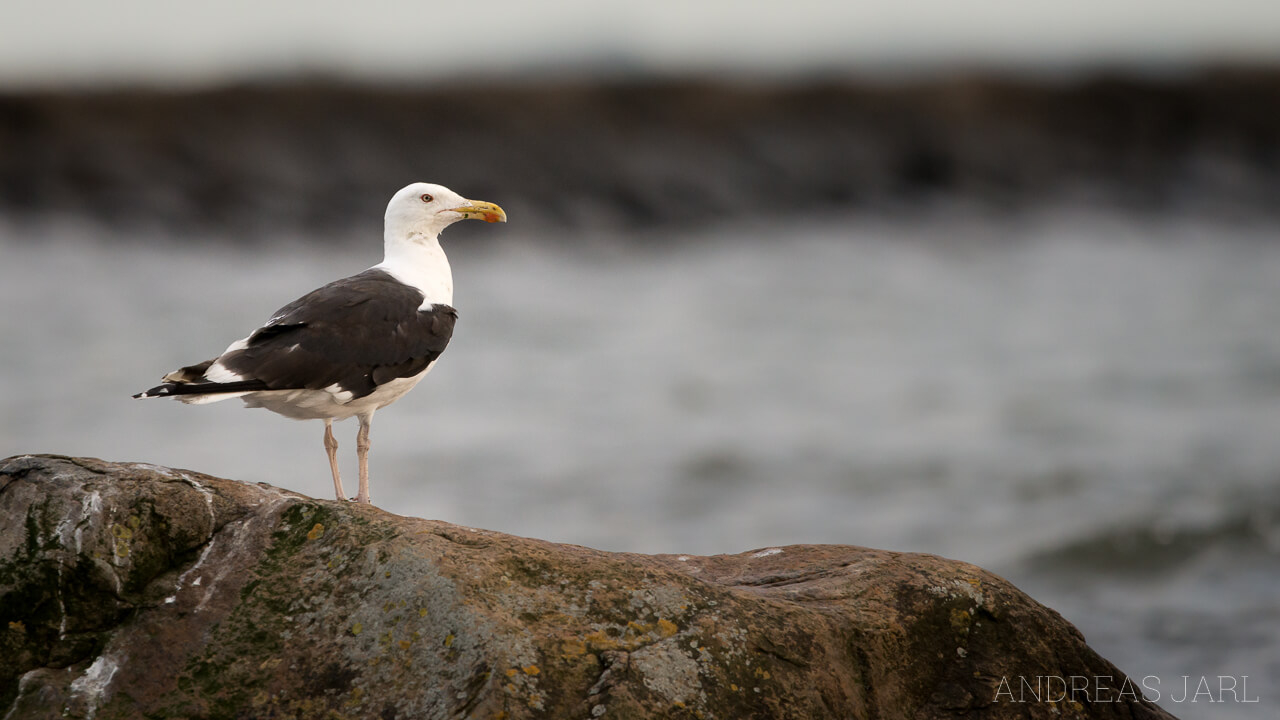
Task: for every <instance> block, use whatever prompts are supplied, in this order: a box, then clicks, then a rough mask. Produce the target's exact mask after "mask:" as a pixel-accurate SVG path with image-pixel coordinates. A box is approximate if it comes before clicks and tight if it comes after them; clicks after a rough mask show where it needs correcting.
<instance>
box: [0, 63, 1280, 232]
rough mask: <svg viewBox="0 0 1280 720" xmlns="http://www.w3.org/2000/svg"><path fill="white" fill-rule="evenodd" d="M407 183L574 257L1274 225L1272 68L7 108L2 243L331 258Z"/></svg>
mask: <svg viewBox="0 0 1280 720" xmlns="http://www.w3.org/2000/svg"><path fill="white" fill-rule="evenodd" d="M413 180H428V181H436V182H442V183H445V184H447V185H450V186H451V187H453V188H454V189H456V190H459V191H460V192H462V193H464V194H467V195H470V196H472V197H476V198H483V199H490V200H495V201H498V202H500V203H501V204H502V205H503V206H504V207H506V208H507V210H508V212H509V214H510V215H511V216H512V217H513V218H518V219H519V220H520V222H521V224H522V226H523V227H524V228H525V229H527V230H530V231H534V232H538V231H543V230H554V231H557V232H563V231H568V234H570V235H575V234H581V235H586V234H589V233H593V232H597V231H610V232H619V231H627V230H644V231H650V230H660V229H662V228H663V227H664V226H668V225H672V224H681V225H690V224H694V225H696V224H709V223H714V222H718V221H721V220H726V219H734V220H737V221H741V220H744V219H745V220H750V219H753V218H782V217H786V216H792V215H796V214H801V213H816V214H821V213H840V212H849V211H857V212H865V213H872V214H876V215H889V216H903V215H905V216H910V215H913V214H916V213H922V212H925V213H927V212H937V211H939V209H942V210H943V211H945V209H946V208H954V207H964V208H972V209H977V210H978V211H988V210H989V211H993V212H1016V211H1019V210H1024V209H1030V208H1035V207H1039V206H1042V205H1045V204H1054V203H1067V204H1072V205H1085V206H1102V207H1108V208H1110V207H1119V208H1121V209H1123V210H1126V211H1132V212H1146V213H1156V214H1166V213H1169V214H1186V213H1191V214H1210V215H1215V216H1227V217H1250V218H1258V217H1262V218H1264V219H1274V218H1275V217H1276V216H1277V215H1280V68H1266V69H1252V70H1245V69H1234V70H1226V69H1220V70H1212V71H1208V70H1207V71H1204V72H1200V73H1195V74H1188V75H1179V76H1177V77H1171V78H1135V77H1125V76H1120V75H1113V76H1107V75H1095V76H1092V77H1088V78H1078V79H1072V80H1062V81H1057V82H1037V81H1035V80H1030V79H1026V78H1022V79H1002V78H998V77H977V76H973V77H957V78H951V79H930V80H916V81H911V82H904V83H900V84H877V83H871V82H853V81H834V80H825V81H811V82H792V83H777V82H773V83H763V84H759V85H745V84H740V83H738V84H715V83H711V82H708V81H702V80H699V81H694V80H687V81H681V80H650V81H610V82H596V83H591V82H563V83H542V84H521V85H514V84H512V85H502V84H500V83H491V84H486V85H484V86H481V87H468V86H464V85H461V84H458V85H453V86H438V87H430V88H410V87H403V86H397V87H392V86H384V87H378V86H367V85H352V84H344V83H337V82H324V81H316V80H305V81H303V80H300V81H296V82H286V81H277V82H272V83H270V84H260V85H245V86H237V87H228V88H221V89H212V90H199V91H180V92H164V91H157V90H111V91H103V92H13V93H7V94H0V216H4V217H6V218H8V219H9V220H10V221H11V222H17V223H25V222H33V223H39V222H42V221H44V220H47V219H49V218H61V219H66V218H72V219H76V220H84V221H86V222H92V223H95V224H98V225H104V226H107V227H111V228H113V229H116V230H120V231H125V232H128V231H131V230H147V231H157V232H162V233H166V234H182V233H185V232H192V231H194V230H199V231H200V232H202V233H209V232H213V233H216V234H219V235H225V236H228V237H234V238H238V239H243V240H245V241H256V240H259V239H265V238H269V237H270V235H271V234H272V233H274V232H278V231H279V230H281V229H282V228H289V229H292V230H295V231H303V232H308V233H312V234H316V235H320V236H324V237H338V236H341V235H344V234H346V233H349V232H351V231H352V230H360V231H367V229H368V228H369V227H370V225H371V224H372V225H373V226H375V227H376V226H378V224H379V223H378V220H377V219H376V216H377V215H380V214H381V209H382V207H383V206H384V204H385V202H386V199H387V198H388V197H389V196H390V194H391V193H392V192H393V191H394V190H395V189H397V188H399V187H400V186H402V185H403V184H405V183H407V182H409V181H413ZM371 215H373V216H374V218H371V217H370V216H371Z"/></svg>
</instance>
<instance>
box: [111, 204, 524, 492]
mask: <svg viewBox="0 0 1280 720" xmlns="http://www.w3.org/2000/svg"><path fill="white" fill-rule="evenodd" d="M467 218H472V219H477V220H486V221H488V222H506V219H507V214H506V213H505V212H503V210H502V208H500V207H498V206H497V205H495V204H493V203H490V202H480V201H475V200H467V199H465V198H463V197H462V196H460V195H458V194H457V193H455V192H453V191H452V190H449V189H448V188H446V187H442V186H440V185H432V184H429V183H414V184H413V185H409V186H407V187H405V188H403V189H402V190H400V191H399V192H397V193H396V194H395V196H394V197H392V198H391V202H390V203H388V204H387V214H386V224H385V226H384V230H383V239H384V244H385V253H386V254H385V256H384V258H383V260H382V262H381V263H378V264H377V265H374V266H373V267H371V268H369V269H368V270H365V271H364V272H362V273H358V274H356V275H352V276H351V277H348V278H343V279H342V280H337V281H335V282H331V283H329V284H328V285H325V286H324V287H322V288H320V289H319V290H314V291H312V292H310V293H308V294H306V295H304V296H302V297H301V298H298V299H297V300H294V301H293V302H291V303H289V304H288V305H285V306H284V307H282V308H280V309H279V310H277V311H276V313H275V314H274V315H272V316H271V319H270V320H268V321H267V322H266V324H265V325H263V326H262V327H260V328H258V329H257V330H254V331H253V333H252V334H250V335H249V336H248V337H246V338H244V339H242V340H237V341H235V342H233V343H231V345H230V346H229V347H227V349H226V350H225V351H224V352H223V353H222V354H221V355H219V356H218V357H216V358H213V359H212V360H206V361H205V362H202V363H198V364H196V365H190V366H187V367H184V368H181V369H178V370H174V371H173V372H171V373H169V374H168V375H165V376H164V378H163V380H164V382H163V383H162V384H160V385H157V386H155V387H153V388H151V389H150V390H147V391H145V392H141V393H138V394H137V395H134V397H135V398H154V397H173V398H177V399H179V400H181V401H183V402H185V403H192V404H203V403H209V402H217V401H218V400H227V399H230V398H237V397H238V398H241V399H242V400H243V401H244V403H245V405H246V406H248V407H261V408H266V409H268V410H271V411H273V412H276V413H279V414H281V415H284V416H285V417H290V418H295V419H298V420H323V421H324V449H325V452H326V453H327V454H328V456H329V468H330V470H332V471H333V489H334V492H336V493H337V496H338V499H339V500H344V499H346V494H345V493H344V492H343V490H342V479H341V477H340V476H339V474H338V441H337V440H335V439H334V437H333V421H334V420H343V419H345V418H349V417H355V418H359V420H360V430H359V431H358V433H357V434H356V457H357V458H358V461H359V466H360V489H359V492H358V493H357V494H356V498H355V499H356V501H357V502H363V503H368V502H370V499H369V425H370V423H371V422H372V420H373V414H374V412H375V411H377V410H378V409H379V408H384V407H386V406H387V405H390V404H391V403H393V402H395V401H396V400H398V399H399V398H400V397H401V396H402V395H404V394H405V393H407V392H409V390H410V389H412V388H413V386H414V385H417V384H418V381H419V380H421V379H422V378H423V377H424V376H425V375H426V374H427V373H428V372H430V370H431V368H432V367H433V366H434V365H435V364H436V359H437V358H439V357H440V354H441V353H442V352H444V349H445V346H447V345H448V344H449V338H450V337H451V336H452V335H453V324H454V322H455V321H456V320H457V319H458V313H457V311H456V310H454V309H453V307H452V303H453V274H452V272H451V271H450V269H449V260H448V258H446V257H445V254H444V250H443V249H441V247H440V241H439V235H440V231H441V230H444V229H445V228H446V227H448V226H449V225H452V224H453V223H455V222H457V221H459V220H463V219H467Z"/></svg>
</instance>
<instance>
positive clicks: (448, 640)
mask: <svg viewBox="0 0 1280 720" xmlns="http://www.w3.org/2000/svg"><path fill="white" fill-rule="evenodd" d="M444 646H445V647H452V646H453V633H449V634H448V635H446V636H445V637H444Z"/></svg>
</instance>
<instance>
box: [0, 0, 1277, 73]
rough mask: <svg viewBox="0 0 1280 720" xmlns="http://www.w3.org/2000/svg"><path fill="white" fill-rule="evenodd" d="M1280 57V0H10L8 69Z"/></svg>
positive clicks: (0, 38) (2, 33)
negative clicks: (191, 0)
mask: <svg viewBox="0 0 1280 720" xmlns="http://www.w3.org/2000/svg"><path fill="white" fill-rule="evenodd" d="M1206 61H1263V62H1280V1H1278V0H1212V1H1210V0H1200V1H1196V2H1186V1H1183V0H1177V1H1172V2H1157V1H1155V0H1074V1H1073V2H1062V1H1061V0H1058V1H1056V2H1037V1H1031V0H1023V1H1017V0H1009V1H1007V2H997V1H996V0H920V1H917V2H909V1H907V0H897V1H893V2H890V1H888V0H885V1H882V2H874V3H871V2H849V1H848V0H845V1H840V0H778V1H775V2H768V3H759V2H732V1H730V0H704V1H702V2H698V1H697V0H686V1H683V2H678V1H676V0H631V1H630V2H626V3H609V2H605V1H604V0H563V1H560V2H537V0H533V1H528V0H523V1H521V0H492V1H490V2H479V1H476V2H470V3H464V2H456V1H455V2H450V3H442V2H431V1H430V0H415V1H409V0H383V1H382V2H376V1H375V2H363V3H354V2H344V3H328V2H323V1H322V0H306V1H303V0H219V2H205V3H174V2H169V1H166V0H133V1H131V2H130V1H126V2H102V1H101V0H99V1H98V2H80V1H79V0H77V1H75V2H40V1H36V0H4V1H3V2H2V3H0V86H8V87H17V86H39V85H49V84H54V85H58V84H84V83H90V84H92V83H100V82H104V81H105V82H111V83H126V84H132V83H139V82H141V83H146V84H173V83H177V84H203V83H210V82H214V83H216V82H223V81H227V80H234V79H244V78H253V77H260V76H263V75H281V74H289V73H294V72H299V71H302V72H324V73H331V74H337V75H345V76H353V77H374V78H393V79H415V78H428V79H432V78H456V77H458V76H465V75H466V74H467V73H469V72H484V73H487V74H502V73H507V72H512V71H516V72H520V71H527V70H528V69H530V68H533V69H538V68H545V67H547V66H552V67H569V68H576V69H579V70H592V69H607V70H618V69H637V70H650V71H659V72H682V71H697V72H717V71H731V72H737V73H740V74H747V75H750V74H756V73H789V72H794V71H797V70H799V71H803V70H806V69H812V68H819V69H848V70H851V71H855V72H857V71H866V72H877V71H886V70H888V71H894V70H910V69H922V68H923V69H926V70H927V69H931V68H946V67H949V66H952V65H955V64H962V65H970V66H972V65H994V66H997V67H1000V68H1005V69H1031V70H1034V69H1056V68H1060V67H1063V66H1066V67H1080V66H1084V67H1089V66H1095V65H1098V64H1107V65H1117V64H1118V65H1128V66H1134V67H1153V66H1155V67H1158V66H1161V65H1170V64H1172V65H1175V66H1176V65H1182V66H1185V65H1193V64H1196V63H1200V62H1206Z"/></svg>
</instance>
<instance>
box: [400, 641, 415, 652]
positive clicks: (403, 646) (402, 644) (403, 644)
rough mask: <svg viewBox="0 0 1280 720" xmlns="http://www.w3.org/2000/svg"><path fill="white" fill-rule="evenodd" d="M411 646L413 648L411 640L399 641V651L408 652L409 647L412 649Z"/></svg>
mask: <svg viewBox="0 0 1280 720" xmlns="http://www.w3.org/2000/svg"><path fill="white" fill-rule="evenodd" d="M412 646H413V641H412V640H401V641H400V649H401V650H408V649H409V648H410V647H412Z"/></svg>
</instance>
